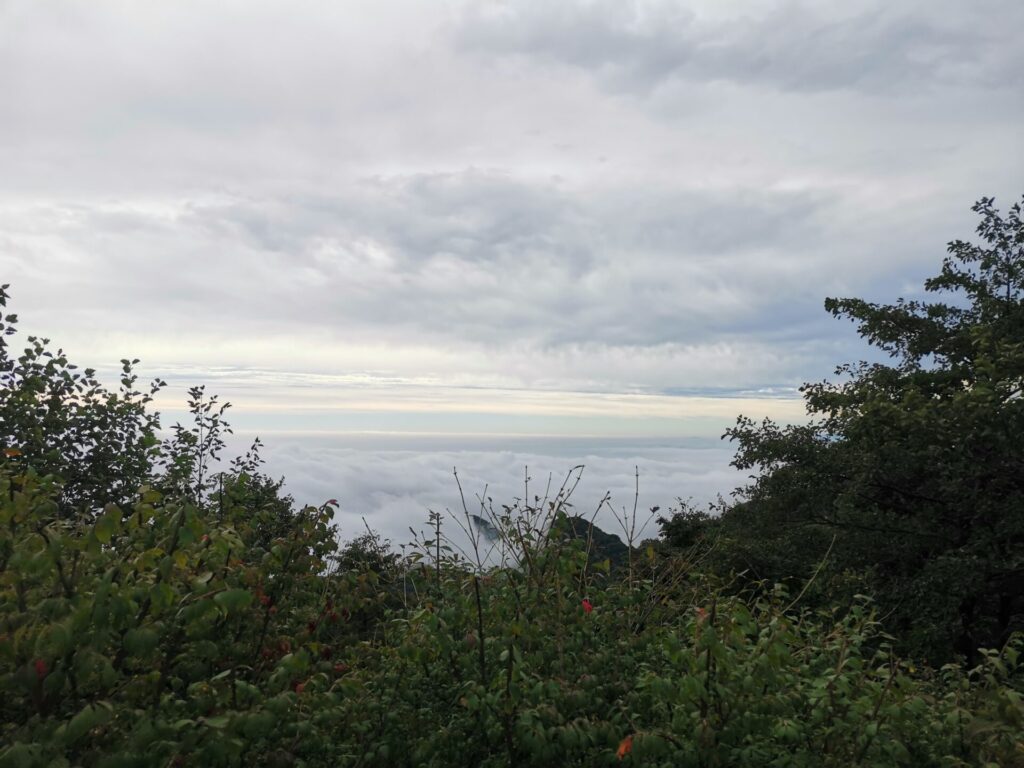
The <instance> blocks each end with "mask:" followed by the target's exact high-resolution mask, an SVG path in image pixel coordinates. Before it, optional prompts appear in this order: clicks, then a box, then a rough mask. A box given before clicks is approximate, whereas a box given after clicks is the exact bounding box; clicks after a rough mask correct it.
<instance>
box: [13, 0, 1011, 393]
mask: <svg viewBox="0 0 1024 768" xmlns="http://www.w3.org/2000/svg"><path fill="white" fill-rule="evenodd" d="M1020 15H1021V10H1020V8H1019V7H1018V5H1016V4H1014V3H1008V2H996V0H984V1H983V2H981V3H978V4H975V5H971V6H965V5H963V4H958V3H953V2H945V1H944V2H940V3H928V4H924V3H920V2H914V3H904V4H897V5H892V4H890V5H884V6H883V5H881V4H879V3H874V2H871V3H854V4H852V5H850V4H844V5H842V6H839V5H827V4H814V5H813V6H811V5H802V4H794V3H785V4H774V3H767V4H765V3H757V2H750V3H744V4H732V3H730V4H723V3H717V2H715V3H708V2H697V1H696V0H695V1H694V2H686V3H683V2H676V3H669V2H644V3H639V2H615V3H613V2H605V1H603V0H600V1H597V2H589V3H576V2H572V3H569V2H567V3H547V4H541V3H530V2H524V3H515V4H505V5H496V4H493V3H487V4H480V3H468V4H467V3H462V2H452V3H445V4H433V3H431V4H424V3H416V2H398V1H394V2H392V1H389V2H374V3H369V2H366V3H363V2H351V3H337V4H333V5H324V4H322V3H318V2H312V1H310V2H300V3H298V4H296V5H292V4H289V5H288V6H287V7H285V6H280V5H275V4H270V3H246V4H245V5H244V6H242V5H227V6H218V7H217V8H210V7H208V5H207V4H203V3H198V2H181V3H175V4H174V5H173V6H163V7H161V8H159V9H155V8H152V7H149V6H145V5H128V6H125V5H123V4H119V3H113V2H94V3H88V4H82V3H75V2H55V3H52V4H50V3H47V4H39V3H31V2H24V1H21V2H19V1H15V2H7V3H3V4H0V92H3V93H4V94H6V95H7V98H5V99H2V100H0V167H3V168H4V174H3V176H2V178H0V260H2V261H0V264H2V272H3V279H4V281H10V282H12V283H13V284H14V296H15V304H16V307H17V308H18V309H19V311H20V312H21V313H22V315H23V316H24V317H25V319H26V327H32V328H33V329H36V330H40V331H41V332H45V333H46V334H47V335H50V336H52V337H54V338H56V339H61V340H67V344H68V345H69V346H70V347H72V348H79V349H82V350H84V351H87V352H89V353H90V354H96V355H98V356H100V357H101V359H98V360H90V361H88V362H95V363H102V362H103V361H104V360H105V359H113V360H116V359H117V358H119V357H122V356H124V355H129V356H134V355H139V356H143V357H145V358H147V361H148V362H151V363H152V364H153V365H154V366H156V367H157V368H160V369H163V368H170V367H173V366H181V365H200V366H202V365H206V366H210V365H215V364H216V365H223V366H226V367H229V368H231V367H237V368H245V367H251V368H256V369H259V370H267V369H271V370H273V369H278V370H284V369H287V370H307V371H314V372H319V373H338V374H345V375H348V374H353V373H360V372H369V373H373V374H374V375H376V376H377V377H378V379H379V377H387V376H394V377H400V378H404V379H406V380H408V379H410V378H416V377H419V378H422V379H431V380H440V381H447V382H449V383H451V382H454V383H457V384H460V385H467V384H469V385H474V386H503V387H544V388H555V389H558V388H562V389H571V388H576V387H580V388H586V389H599V390H602V391H616V390H622V391H660V390H671V391H680V390H684V391H691V390H693V389H708V388H713V389H716V390H725V391H734V390H737V389H763V388H766V387H774V386H784V387H785V386H793V385H795V384H798V383H799V382H800V381H802V380H804V379H807V378H817V377H819V376H822V375H826V374H827V373H828V372H829V371H830V370H831V368H832V366H833V364H834V363H836V362H839V361H841V360H844V359H848V358H850V357H855V356H857V355H859V354H860V353H861V352H860V350H861V347H860V345H859V343H857V342H856V340H855V339H854V337H853V334H852V332H851V330H850V328H849V327H848V326H845V325H842V324H837V323H833V322H831V321H830V320H829V319H828V318H827V317H825V316H824V315H823V313H822V312H821V300H822V298H823V297H824V296H826V295H836V294H838V295H860V294H868V295H870V297H871V298H875V299H880V300H891V299H892V298H894V295H895V294H896V293H906V292H907V290H913V289H914V287H915V286H916V285H919V283H920V279H921V278H922V277H924V276H926V275H928V274H929V273H931V272H932V271H933V270H934V269H935V268H937V266H938V261H939V257H940V256H941V254H942V250H943V247H944V243H945V241H946V240H948V239H950V238H952V237H958V236H966V235H968V234H969V233H970V231H971V229H972V227H973V224H974V221H973V217H972V216H971V214H970V213H969V212H968V210H967V209H968V206H969V205H970V203H971V202H972V201H973V200H974V199H976V198H977V197H978V196H980V195H982V194H996V195H997V196H1000V197H1005V196H1008V195H1012V196H1016V195H1018V194H1019V191H1020V190H1019V189H1018V188H1017V186H1018V185H1019V183H1020V171H1021V169H1022V168H1024V157H1022V154H1021V152H1022V150H1021V149H1020V142H1019V139H1018V134H1019V126H1020V121H1021V118H1022V116H1024V110H1022V103H1021V102H1022V99H1021V96H1022V94H1024V89H1019V88H1017V89H1015V87H1014V86H1015V84H1016V83H1017V82H1018V81H1017V78H1018V77H1019V75H1018V73H1019V72H1020V71H1022V67H1021V66H1019V65H1020V57H1021V55H1022V54H1021V47H1020V46H1019V45H1018V44H1017V41H1016V40H1015V39H1013V35H1014V33H1015V31H1016V29H1018V28H1019V27H1020V24H1019V23H1017V22H1018V21H1019V20H1020Z"/></svg>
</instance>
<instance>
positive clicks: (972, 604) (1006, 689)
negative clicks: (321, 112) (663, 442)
mask: <svg viewBox="0 0 1024 768" xmlns="http://www.w3.org/2000/svg"><path fill="white" fill-rule="evenodd" d="M977 209H978V211H979V213H981V215H982V225H981V227H979V234H980V235H981V236H982V238H983V240H984V242H985V245H983V246H971V245H968V244H964V243H959V242H957V243H953V244H951V247H950V248H951V256H950V258H949V259H947V261H946V263H945V264H944V266H943V272H942V275H941V276H940V277H939V278H936V279H935V280H933V281H931V282H930V283H929V286H928V287H929V288H931V289H934V290H952V291H959V296H960V299H959V300H957V301H953V302H951V303H949V304H924V303H915V302H902V303H900V304H898V305H896V306H894V307H878V306H874V305H869V304H865V303H863V302H855V301H839V302H832V303H830V305H829V306H830V308H832V309H833V310H834V311H835V312H837V313H839V314H845V315H848V316H850V317H853V318H854V319H856V320H858V321H860V323H861V330H862V333H863V334H864V335H865V336H866V338H867V339H868V340H869V341H870V342H872V343H876V344H878V345H879V346H881V347H882V348H883V349H886V350H887V351H890V352H892V353H893V355H894V358H895V362H894V364H893V365H889V366H886V365H862V366H859V367H853V368H848V369H844V370H845V373H847V374H848V376H847V379H846V380H845V381H844V382H843V383H840V384H820V385H811V386H808V387H807V388H806V390H805V396H806V397H807V401H808V406H809V409H810V411H811V414H812V416H815V417H817V418H816V419H815V420H814V421H812V423H811V424H810V425H808V426H800V427H787V428H780V427H777V426H775V425H773V424H768V423H766V424H762V425H755V424H752V423H750V422H748V421H744V420H742V419H741V420H740V422H739V424H738V425H737V427H736V428H735V429H734V430H733V431H732V432H731V433H730V434H731V436H732V437H733V438H734V439H736V440H738V441H739V447H740V450H739V452H738V455H737V462H738V463H739V464H740V465H741V466H749V467H757V468H759V469H760V470H761V473H760V475H759V476H758V478H757V479H756V480H755V481H754V482H753V485H752V486H751V487H750V488H748V489H746V492H745V494H744V495H743V497H742V501H741V502H740V503H737V504H735V505H733V506H732V507H730V508H728V509H726V510H725V511H724V513H723V514H721V515H720V516H718V517H711V516H709V515H707V514H704V513H700V512H696V511H694V510H689V509H682V510H679V511H678V513H677V514H675V515H672V516H668V517H665V518H663V520H662V532H663V539H662V540H661V541H660V542H651V543H647V544H645V545H644V546H639V547H637V546H632V545H635V544H636V542H634V541H632V540H631V541H630V542H629V544H630V545H631V548H630V549H629V550H628V552H627V553H626V556H625V558H624V559H623V560H622V561H621V562H617V563H615V564H613V563H612V562H611V561H610V560H609V559H602V557H603V556H602V555H601V554H596V555H595V551H594V550H595V547H594V546H593V545H594V541H595V538H599V536H598V535H597V532H596V531H594V530H593V529H591V530H590V531H589V532H588V531H587V529H586V527H585V526H584V527H582V529H581V527H580V526H579V524H578V522H579V521H578V517H575V512H574V510H573V509H572V507H571V503H570V501H571V499H570V490H569V489H568V488H566V487H563V489H561V490H560V491H558V492H557V493H556V494H555V495H554V496H552V497H551V498H538V497H536V496H534V497H531V498H525V499H521V500H516V501H513V502H512V503H511V504H510V505H509V506H507V507H501V508H499V509H497V510H496V509H493V508H491V507H489V506H488V507H486V508H482V509H481V510H479V512H480V514H479V515H473V514H471V513H470V512H469V510H463V511H464V513H465V514H464V516H460V517H457V518H453V517H448V518H442V517H441V516H439V515H432V516H431V525H432V531H433V533H432V534H430V535H429V536H428V537H427V538H421V539H419V540H417V541H416V542H414V545H413V550H412V553H411V554H410V555H408V556H403V557H399V556H398V555H396V554H395V553H393V552H392V551H391V550H390V549H389V548H388V547H387V546H386V543H384V542H381V541H380V540H379V539H378V538H377V537H376V536H374V535H373V534H372V533H367V534H365V535H363V536H361V537H359V538H358V539H356V540H354V541H352V542H350V543H349V544H347V545H344V546H339V545H338V544H337V539H336V531H335V530H334V529H333V528H332V527H331V519H332V513H333V510H334V508H335V507H336V504H337V503H336V502H335V501H334V500H330V501H328V502H326V503H325V504H323V505H322V506H319V507H304V508H301V509H299V508H296V506H295V505H294V504H293V502H292V500H291V499H290V498H288V497H287V496H284V495H283V493H282V491H281V484H280V483H279V482H275V481H273V480H271V479H270V478H268V477H267V476H265V475H264V474H263V473H262V472H261V470H260V460H259V444H258V442H257V444H255V445H254V446H253V449H252V450H251V451H250V452H249V453H248V454H247V455H246V456H243V457H240V458H238V459H236V460H235V461H234V462H232V463H231V465H230V467H229V468H227V469H226V470H224V471H221V466H220V465H218V464H217V460H218V457H219V453H220V452H221V450H222V448H223V442H222V437H223V435H224V434H225V432H226V431H227V430H228V426H227V424H226V423H225V421H224V418H223V415H224V408H225V406H223V405H220V404H218V402H217V401H216V398H207V397H206V395H205V393H204V392H203V391H202V390H200V389H196V390H193V392H192V403H191V406H192V413H193V417H194V422H193V423H192V424H190V425H186V426H181V425H178V426H176V427H174V428H173V429H172V430H171V431H170V436H169V437H167V438H166V439H161V438H160V433H159V431H158V430H159V426H160V425H159V420H158V417H157V415H156V414H153V413H152V412H151V411H150V408H149V406H150V400H151V397H152V395H153V394H155V391H156V390H157V389H159V387H160V386H161V382H154V384H153V386H152V387H150V388H146V389H144V390H143V391H139V390H138V389H137V388H136V385H137V378H136V376H135V374H134V373H133V368H132V366H133V364H134V362H135V361H127V360H126V361H124V371H123V377H122V380H121V386H120V388H119V389H118V390H116V391H109V390H107V389H105V388H104V387H103V386H102V385H100V383H99V382H98V381H96V379H95V375H94V373H93V372H91V371H88V370H86V371H81V372H80V371H79V370H78V369H76V368H74V366H72V365H71V364H70V363H69V362H68V360H67V359H66V357H65V356H64V355H63V353H62V352H60V351H59V350H57V351H53V350H51V349H50V347H49V346H48V342H46V341H44V340H38V339H34V338H32V337H29V338H28V340H27V348H26V349H25V351H24V353H23V354H22V355H21V356H19V357H14V356H13V355H12V354H11V353H10V346H9V345H8V344H7V343H4V345H3V346H0V454H2V455H0V694H2V698H0V766H37V765H38V766H49V765H67V766H72V765H83V766H93V765H97V766H174V765H197V766H198V765H201V766H236V765H237V766H242V765H245V766H248V765H266V766H290V765H296V766H298V765H304V766H321V765H322V766H401V765H409V766H419V765H425V766H430V765H434V766H459V765H464V766H488V765H495V766H496V765H502V766H505V765H508V766H553V765H579V766H595V765H665V766H687V765H692V766H764V765H776V766H848V765H873V766H888V765H907V766H968V765H970V766H975V765H995V766H1013V765H1024V703H1022V694H1024V672H1022V669H1021V658H1020V653H1021V650H1022V645H1024V644H1022V641H1021V639H1020V636H1019V634H1017V632H1016V630H1018V629H1020V622H1021V612H1022V607H1021V605H1020V600H1021V590H1020V589H1019V588H1018V587H1017V586H1015V584H1017V582H1016V581H1014V579H1017V578H1019V577H1020V575H1021V573H1024V558H1022V551H1024V535H1022V527H1024V522H1022V520H1024V510H1022V508H1021V499H1022V494H1021V483H1022V482H1024V480H1022V478H1024V472H1022V471H1021V470H1022V468H1024V461H1022V458H1024V457H1022V453H1021V451H1022V448H1021V445H1020V443H1019V441H1017V440H1015V439H1014V437H1015V435H1018V434H1020V433H1021V429H1020V428H1021V427H1022V426H1024V424H1022V423H1021V414H1022V410H1021V409H1022V406H1021V396H1020V395H1021V386H1022V381H1024V304H1022V302H1021V291H1022V288H1024V284H1022V283H1024V226H1022V224H1021V220H1020V207H1019V206H1016V207H1014V208H1013V209H1011V213H1010V215H1009V216H1008V217H1007V218H1006V219H1005V220H1004V219H1002V218H1000V217H999V216H998V214H997V212H996V211H995V210H994V209H993V208H992V206H991V201H985V200H983V201H982V202H981V203H980V204H979V205H978V206H977ZM7 298H8V297H7V294H6V292H5V291H0V304H2V305H4V306H5V305H6V300H7ZM15 323H16V318H15V317H14V316H13V315H7V316H6V317H4V318H3V323H2V327H0V330H2V332H3V334H4V335H5V336H7V337H8V338H9V337H10V336H11V334H12V333H13V332H14V327H13V326H14V324H15ZM630 530H631V529H630ZM449 533H451V534H455V533H458V534H459V535H451V536H450V535H449ZM628 538H630V539H632V537H631V536H630V537H628ZM467 542H468V544H467ZM863 593H867V594H870V595H872V596H871V597H867V596H865V595H864V594H863Z"/></svg>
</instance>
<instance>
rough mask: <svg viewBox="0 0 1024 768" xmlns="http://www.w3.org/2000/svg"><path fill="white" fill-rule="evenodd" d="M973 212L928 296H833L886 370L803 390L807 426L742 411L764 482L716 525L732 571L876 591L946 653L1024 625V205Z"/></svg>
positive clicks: (896, 624) (915, 646)
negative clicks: (970, 232)
mask: <svg viewBox="0 0 1024 768" xmlns="http://www.w3.org/2000/svg"><path fill="white" fill-rule="evenodd" d="M973 210H974V211H975V212H976V213H978V214H979V216H980V217H981V221H980V223H979V224H978V227H977V234H978V236H979V241H978V242H975V243H971V242H966V241H963V240H954V241H952V242H950V243H949V244H948V255H947V256H946V258H945V259H944V261H943V263H942V269H941V272H940V273H939V274H938V275H937V276H936V277H933V278H931V279H930V280H928V281H927V282H926V283H925V286H924V287H925V289H926V291H927V293H928V294H933V295H934V296H935V300H924V299H913V300H904V299H900V300H898V301H897V302H896V303H895V304H876V303H872V302H868V301H864V300H862V299H837V298H830V299H827V300H826V302H825V308H826V309H827V310H828V311H829V312H830V313H832V314H833V315H834V316H835V317H838V318H846V319H849V320H851V321H853V322H854V323H856V325H857V329H858V332H859V333H860V335H861V336H862V337H863V338H864V339H865V340H866V341H867V342H868V344H869V345H871V346H873V347H875V348H877V349H879V350H881V351H882V352H884V353H886V354H887V355H888V358H889V361H888V362H875V363H867V362H861V363H858V364H848V365H843V366H841V367H839V368H838V369H837V371H836V374H837V377H838V380H836V381H822V382H816V383H810V384H806V385H805V386H804V387H803V388H802V393H803V396H804V399H805V401H806V405H807V410H808V413H809V416H810V420H809V422H808V423H806V424H799V425H792V426H785V427H783V426H779V425H777V424H775V423H773V422H771V421H765V422H762V423H755V422H753V421H751V420H750V419H747V418H740V419H739V421H738V423H737V425H736V426H735V427H733V428H732V429H730V430H729V431H728V432H727V433H726V434H727V437H728V438H729V439H731V440H733V441H735V442H736V443H737V453H736V457H735V460H734V464H735V466H737V467H739V468H741V469H751V470H755V471H756V475H755V476H754V478H753V480H752V482H751V484H750V485H749V486H748V487H747V488H745V489H743V492H742V494H741V496H740V501H739V503H737V504H735V505H734V506H733V507H732V508H730V509H728V510H727V511H726V513H725V514H724V515H723V516H722V519H721V520H720V521H719V522H718V523H716V524H712V525H717V530H718V531H719V532H720V533H722V534H724V535H725V538H726V539H727V540H728V541H729V542H730V543H729V545H728V546H725V547H723V551H724V552H726V553H727V554H726V555H725V560H726V561H727V562H726V563H725V565H726V567H731V568H735V569H739V570H746V571H747V572H748V573H750V574H751V575H753V576H754V577H755V578H766V579H769V580H772V579H785V578H790V577H796V578H807V577H809V576H810V575H811V574H812V573H813V572H815V571H818V570H820V571H821V573H820V575H819V578H820V579H821V586H822V587H823V588H826V587H827V588H826V589H825V592H826V593H828V590H829V589H831V590H833V592H831V593H828V594H831V595H832V597H835V596H836V595H839V594H843V593H844V591H845V593H847V594H848V595H852V594H854V593H855V592H856V591H870V592H871V593H873V594H875V595H876V596H877V597H878V598H879V599H880V601H881V602H882V603H883V605H884V613H885V614H887V616H888V618H887V622H886V624H887V627H889V629H890V630H891V631H893V632H895V633H896V634H897V635H898V636H899V637H900V638H901V640H902V641H903V643H904V645H905V646H906V647H907V648H909V649H912V650H914V651H915V652H921V653H926V654H928V655H929V656H931V657H932V658H936V659H942V658H948V657H949V656H950V655H951V654H953V653H960V654H964V655H967V656H970V657H973V656H974V655H975V654H976V653H977V649H978V648H979V647H981V646H996V647H998V646H999V645H1001V644H1002V643H1004V642H1005V641H1006V639H1007V638H1008V637H1009V636H1010V634H1011V633H1012V632H1013V631H1014V630H1018V629H1021V628H1022V627H1024V624H1022V621H1024V439H1022V437H1021V436H1022V435H1024V397H1022V391H1024V296H1022V291H1024V223H1022V220H1021V204H1020V203H1017V204H1015V205H1013V206H1012V207H1011V208H1010V210H1009V212H1008V214H1007V215H1005V216H1003V215H1001V214H1000V212H999V211H998V210H997V209H996V208H995V206H994V201H993V200H992V199H990V198H983V199H981V200H980V201H979V202H978V203H977V204H976V205H975V206H974V207H973ZM677 527H678V523H677ZM665 530H666V532H668V533H671V527H667V528H665ZM826 553H827V554H826ZM823 561H824V566H823V567H819V566H822V562H823Z"/></svg>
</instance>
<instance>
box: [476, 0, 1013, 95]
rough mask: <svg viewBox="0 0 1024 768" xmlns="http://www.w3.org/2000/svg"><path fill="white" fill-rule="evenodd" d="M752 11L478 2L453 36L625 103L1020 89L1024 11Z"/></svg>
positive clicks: (959, 7)
mask: <svg viewBox="0 0 1024 768" xmlns="http://www.w3.org/2000/svg"><path fill="white" fill-rule="evenodd" d="M746 10H747V13H742V12H741V13H738V14H736V15H734V16H730V17H728V18H724V19H723V18H716V17H715V16H713V15H712V16H711V17H710V18H708V17H707V16H705V15H703V14H700V13H695V12H694V11H692V10H690V9H689V8H687V7H686V5H684V4H681V3H678V2H671V1H670V0H629V1H627V2H621V1H619V0H598V1H597V2H594V1H592V0H589V1H587V2H583V1H582V0H581V1H574V2H566V3H545V2H542V1H541V0H536V1H531V2H502V3H494V2H479V3H474V4H472V5H471V6H469V8H468V9H467V10H466V11H465V13H464V15H463V17H462V19H461V23H460V25H459V26H458V28H457V32H456V37H457V39H458V41H459V43H460V44H461V45H462V46H463V47H464V48H466V49H467V50H471V51H474V52H478V53H481V54H483V55H485V56H493V55H509V54H517V55H523V56H540V57H544V58H547V59H550V60H554V61H560V62H564V63H566V64H570V65H573V66H577V67H581V68H584V69H586V70H588V71H591V72H593V73H594V74H595V75H597V76H598V77H600V78H602V80H603V81H604V82H605V83H607V84H608V85H610V86H611V87H613V88H614V89H616V90H620V91H627V92H629V91H634V90H636V89H640V90H642V91H644V90H650V89H653V88H656V87H658V86H659V85H662V84H664V83H666V82H669V81H672V80H676V79H683V80H689V81H696V82H709V81H719V80H721V81H731V82H735V83H739V84H743V85H757V84H764V85H767V86H770V87H773V88H778V89H781V90H789V91H798V92H801V91H802V92H815V91H830V90H856V91H867V92H873V93H877V92H896V93H907V92H909V91H917V90H920V89H922V88H923V89H929V90H930V89H935V88H941V87H943V86H957V87H968V88H975V87H981V88H1004V89H1007V90H1008V91H1012V89H1013V88H1015V87H1019V85H1020V77H1021V75H1020V72H1021V69H1022V67H1024V53H1021V49H1020V46H1017V45H1016V44H1015V43H1014V40H1015V38H1016V36H1017V33H1016V30H1019V29H1020V28H1021V26H1022V25H1024V9H1022V8H1021V6H1020V5H1019V4H1017V3H1014V2H1012V1H1010V2H1007V1H1006V0H986V2H981V3H975V4H971V5H969V6H968V5H964V4H963V3H960V2H953V1H952V0H949V1H946V2H934V1H929V2H914V3H899V4H892V3H880V2H869V3H853V4H844V5H843V6H842V8H841V9H840V8H839V7H838V6H837V5H835V4H832V5H829V4H822V3H803V2H801V3H796V2H785V3H777V4H776V3H770V4H767V6H766V7H765V8H764V9H759V8H756V6H755V7H754V8H750V7H748V8H747V9H746ZM751 11H752V12H751ZM1018 99H1019V94H1018Z"/></svg>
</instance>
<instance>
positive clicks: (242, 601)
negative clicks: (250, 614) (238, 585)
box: [213, 589, 253, 615]
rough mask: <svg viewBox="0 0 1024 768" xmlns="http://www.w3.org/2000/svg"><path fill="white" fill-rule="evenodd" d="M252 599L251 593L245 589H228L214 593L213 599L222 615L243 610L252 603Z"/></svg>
mask: <svg viewBox="0 0 1024 768" xmlns="http://www.w3.org/2000/svg"><path fill="white" fill-rule="evenodd" d="M252 599H253V598H252V593H251V592H248V591H247V590H244V589H228V590H225V591H224V592H219V593H218V594H216V595H215V596H214V598H213V601H214V602H215V603H216V604H217V607H218V608H220V610H221V611H222V612H223V613H224V615H228V614H231V613H237V612H238V611H242V610H245V609H246V608H248V607H249V605H250V604H251V603H252Z"/></svg>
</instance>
